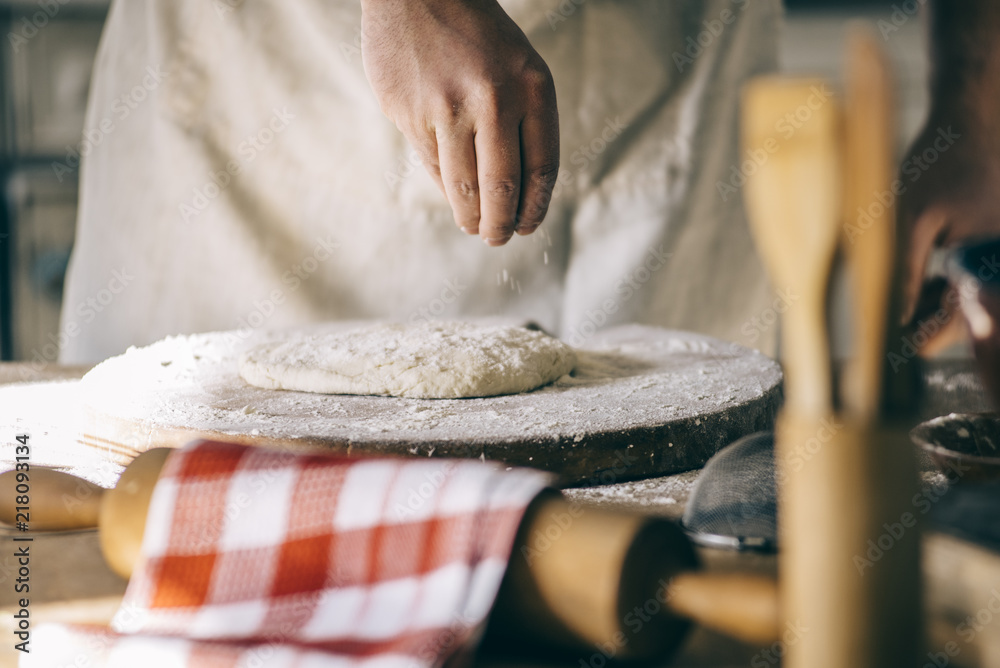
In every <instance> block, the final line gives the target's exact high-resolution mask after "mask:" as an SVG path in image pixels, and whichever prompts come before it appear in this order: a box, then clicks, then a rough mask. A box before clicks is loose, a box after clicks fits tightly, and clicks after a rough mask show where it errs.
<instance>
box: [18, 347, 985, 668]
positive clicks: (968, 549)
mask: <svg viewBox="0 0 1000 668" xmlns="http://www.w3.org/2000/svg"><path fill="white" fill-rule="evenodd" d="M945 367H946V368H948V369H951V370H952V372H954V373H959V372H964V371H967V370H966V369H965V368H964V367H962V366H961V365H958V366H956V365H955V364H954V363H948V364H947V365H945ZM86 371H87V367H58V366H53V365H50V366H48V367H47V368H44V369H40V370H36V369H33V368H31V367H30V365H25V364H19V363H0V384H8V383H19V382H41V381H47V380H66V379H74V378H80V377H81V376H82V375H83V374H84V373H85V372H86ZM945 384H946V385H947V383H945ZM960 385H961V387H962V388H965V389H964V390H963V392H964V393H965V394H963V395H962V396H961V397H956V400H957V401H960V402H961V403H962V404H964V406H963V408H965V409H966V410H968V407H969V403H968V401H969V399H968V393H969V390H968V387H967V386H968V383H965V384H960ZM960 389H961V388H960ZM976 396H977V399H978V400H980V401H982V402H985V398H984V397H982V398H979V397H978V395H976ZM938 401H939V403H940V402H941V398H940V397H938ZM943 401H944V403H943V404H941V405H940V406H939V407H938V409H944V410H947V409H949V408H950V407H949V406H948V403H949V399H948V397H945V398H944V400H943ZM937 414H941V413H937ZM10 436H11V437H12V436H13V435H10ZM7 437H8V436H7V435H0V438H3V439H6V438H7ZM696 477H697V473H696V472H687V473H681V474H678V475H673V476H665V477H662V478H654V479H650V480H643V481H635V482H626V483H618V484H613V485H604V486H598V487H592V488H587V489H577V490H568V492H567V493H568V494H570V495H571V496H573V497H575V498H578V499H580V500H583V501H586V502H589V503H596V504H599V505H603V506H607V507H615V508H623V509H630V510H636V511H638V512H642V513H646V514H650V515H657V516H663V517H668V518H672V519H677V518H679V517H680V515H681V513H683V509H684V504H685V503H686V501H687V497H688V494H689V493H690V490H691V486H692V484H693V482H694V480H695V479H696ZM12 533H13V532H12V531H11V530H2V529H0V539H3V540H4V541H5V542H6V544H7V546H8V547H10V546H11V545H12V542H11V540H10V539H11V537H12V536H11V534H12ZM12 552H13V551H12V550H11V549H4V551H3V556H0V632H2V633H3V634H4V635H5V636H6V637H7V638H11V637H12V636H11V635H10V632H11V631H12V630H13V622H12V617H11V613H12V610H13V607H12V606H13V604H14V601H15V600H16V597H15V594H14V591H13V579H14V577H15V575H14V573H15V571H16V567H15V563H14V562H15V559H14V558H13V556H12ZM924 552H925V571H926V572H927V578H928V583H929V584H928V587H927V589H928V595H927V599H928V602H929V603H928V608H929V609H930V610H931V612H932V613H933V614H931V615H930V619H929V621H928V629H929V632H930V635H931V639H930V643H929V644H930V646H931V647H932V648H938V647H944V644H945V642H947V641H949V640H951V641H953V642H958V643H959V645H960V647H961V648H962V650H963V651H962V652H961V653H960V654H959V655H958V656H957V657H955V658H953V659H952V663H951V665H956V666H979V665H982V666H991V665H1000V630H997V629H991V630H990V632H984V633H979V634H977V636H976V637H975V638H973V639H972V640H969V639H968V636H967V635H963V634H961V633H960V631H961V627H960V624H961V622H962V620H963V619H964V617H965V616H966V615H967V614H970V613H971V614H975V612H976V611H979V610H983V609H986V610H988V609H989V608H988V606H989V602H990V597H991V596H992V595H993V594H992V593H991V592H993V591H1000V556H998V555H996V554H994V553H992V552H987V551H986V550H982V549H981V548H978V547H975V546H972V545H970V544H968V543H965V542H963V541H959V540H957V539H953V538H949V537H945V536H941V535H937V534H935V535H933V536H930V537H929V538H928V539H927V540H925V551H924ZM701 554H702V556H703V558H704V561H705V564H706V568H708V569H710V570H734V569H735V570H741V571H753V572H766V573H774V572H776V560H775V559H774V557H772V556H767V555H754V554H747V553H734V552H723V551H718V550H702V551H701ZM31 577H32V597H31V601H32V603H31V606H32V607H31V614H32V618H33V624H35V625H37V624H40V623H42V622H44V621H64V622H83V623H106V622H107V621H108V620H109V619H110V617H111V615H112V614H113V613H114V611H115V610H116V609H117V606H118V603H119V602H120V600H121V596H122V594H123V593H124V591H125V586H126V582H125V581H124V580H122V579H121V578H119V577H118V576H116V575H114V574H113V573H111V572H110V571H109V570H108V568H107V566H106V565H105V564H104V561H103V558H102V557H101V555H100V548H99V545H98V541H97V532H96V531H76V532H60V533H52V534H47V535H41V534H36V535H35V541H34V542H33V543H32V575H31ZM962 613H965V614H962ZM12 645H13V643H12V642H6V643H4V644H3V645H0V667H3V666H15V665H17V663H16V662H17V658H18V654H19V653H18V652H16V651H14V649H13V647H12ZM769 656H771V655H769V654H768V655H766V656H765V654H764V653H762V648H755V647H750V646H747V645H743V644H742V643H739V642H737V641H734V640H730V639H728V638H726V637H724V636H721V635H718V634H715V633H712V632H709V631H706V630H704V629H696V630H695V631H694V632H693V633H692V634H691V635H690V637H689V638H688V641H687V642H686V644H685V646H684V647H683V648H682V650H681V652H680V654H679V655H678V656H676V657H674V660H673V661H672V662H671V663H670V664H669V665H672V666H687V667H690V668H701V667H706V668H707V667H709V666H716V667H721V666H747V665H777V664H772V663H768V661H767V657H769ZM755 661H756V662H757V663H756V664H754V662H755ZM479 664H480V665H485V666H490V667H491V668H501V667H504V668H505V664H504V662H503V661H502V660H498V659H495V658H491V657H482V658H481V659H480V661H479ZM521 665H523V664H521ZM543 665H544V666H552V665H558V664H541V663H540V664H539V666H540V667H541V666H543ZM565 665H566V666H567V668H568V667H569V666H579V665H580V664H579V662H577V661H570V662H567V663H566V664H565Z"/></svg>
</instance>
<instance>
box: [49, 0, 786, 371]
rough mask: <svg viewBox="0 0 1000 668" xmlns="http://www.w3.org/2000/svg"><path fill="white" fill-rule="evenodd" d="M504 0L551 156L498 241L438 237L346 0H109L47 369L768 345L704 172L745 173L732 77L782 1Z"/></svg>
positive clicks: (736, 210)
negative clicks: (389, 335) (352, 335)
mask: <svg viewBox="0 0 1000 668" xmlns="http://www.w3.org/2000/svg"><path fill="white" fill-rule="evenodd" d="M503 4H504V6H505V8H506V9H507V10H508V12H509V13H510V15H511V16H512V18H513V19H514V20H515V21H516V22H517V23H518V24H519V25H520V26H521V28H522V29H523V30H524V31H525V33H526V34H527V35H528V37H529V39H530V40H531V43H532V44H533V45H534V47H535V48H536V49H537V50H538V52H539V53H540V54H541V56H542V57H543V58H544V59H545V61H546V62H547V63H548V65H549V67H550V69H551V71H552V74H553V77H554V79H555V82H556V91H557V97H558V104H559V115H560V133H561V146H562V149H561V150H562V156H561V160H562V168H561V173H560V177H559V182H558V183H559V185H558V186H557V189H556V192H555V194H554V198H553V202H552V205H551V208H550V210H549V214H548V216H547V218H546V221H545V223H544V224H543V225H542V227H541V228H540V229H539V231H538V232H536V233H535V234H533V235H531V236H529V237H524V238H521V237H515V238H514V239H513V240H512V241H511V242H510V243H509V244H508V245H507V246H506V247H503V248H501V249H495V248H488V247H486V246H485V245H484V244H483V243H482V242H481V241H480V240H479V239H478V238H477V237H470V236H467V235H465V234H464V233H462V232H461V231H459V230H458V229H457V227H456V226H455V224H454V222H453V220H452V215H451V211H450V209H449V208H448V206H447V203H446V201H445V199H444V197H443V196H442V195H441V194H440V192H439V191H438V190H437V188H436V187H435V185H434V184H433V182H432V181H431V179H430V178H429V177H428V176H427V175H426V174H425V173H424V171H423V168H422V167H420V166H419V165H418V164H417V160H416V158H415V154H414V153H413V152H412V150H411V149H410V147H409V146H408V145H407V143H406V141H405V139H404V138H403V137H402V135H401V134H400V133H399V132H398V130H397V129H396V127H395V126H394V125H393V124H392V123H391V122H389V121H388V120H386V119H385V118H384V117H383V116H382V115H381V113H380V111H379V108H378V106H377V104H376V102H375V98H374V95H373V93H372V92H371V89H370V87H369V85H368V82H367V80H366V79H365V76H364V72H363V69H362V64H361V53H360V40H361V12H360V7H359V3H358V0H127V1H126V0H122V1H117V0H116V1H115V2H114V3H113V5H112V8H111V12H110V15H109V18H108V22H107V25H106V28H105V33H104V36H103V39H102V42H101V46H100V50H99V53H98V59H97V63H96V67H95V72H94V79H93V83H92V87H91V95H90V101H89V105H88V121H87V124H86V127H87V130H88V134H87V135H86V136H85V138H84V143H83V145H82V148H83V149H85V150H84V151H83V152H84V153H85V154H86V155H85V158H84V160H83V165H82V167H81V170H82V171H81V201H80V213H79V222H78V234H77V243H76V247H75V248H74V251H73V257H72V261H71V265H70V270H69V275H68V279H67V288H66V298H65V302H64V309H63V325H62V329H63V333H64V334H65V335H66V336H64V339H65V340H66V345H65V346H64V348H63V350H62V355H61V358H62V361H63V362H66V363H87V362H96V361H99V360H102V359H104V358H106V357H108V356H111V355H114V354H118V353H120V352H122V351H124V350H125V348H127V347H128V346H130V345H143V344H148V343H150V342H152V341H155V340H157V339H159V338H162V337H164V336H166V335H169V334H176V333H190V332H201V331H209V330H225V329H241V328H243V329H247V328H250V329H255V328H260V327H266V328H273V327H286V326H292V325H296V324H303V323H312V322H318V321H323V320H331V319H349V318H352V319H353V318H391V319H399V320H407V319H416V318H440V317H459V316H480V315H504V316H515V317H519V318H531V319H534V320H536V321H537V322H538V323H540V324H541V325H542V326H544V327H545V328H546V329H548V330H550V331H554V332H558V333H559V334H560V335H561V336H562V337H563V338H564V339H566V340H567V341H569V342H570V343H573V344H576V345H579V344H581V343H584V342H585V341H586V339H587V338H588V337H589V336H590V335H591V334H592V333H593V332H594V331H596V329H597V328H599V327H603V326H607V325H610V324H616V323H624V322H642V323H651V324H657V325H662V326H666V327H672V328H679V329H688V330H696V331H700V332H704V333H708V334H712V335H715V336H719V337H722V338H726V339H729V340H733V341H736V342H740V343H744V344H747V345H751V346H753V347H757V348H761V349H764V350H770V349H771V348H772V339H773V334H774V333H773V332H764V333H763V335H762V332H761V331H759V329H758V328H757V327H756V326H755V325H751V323H752V319H753V318H754V316H756V315H758V314H760V313H761V312H762V311H763V310H765V309H766V308H767V305H768V304H769V303H770V302H771V297H770V292H769V289H768V287H767V284H766V280H765V277H764V274H763V271H762V269H761V267H760V264H759V262H758V260H757V258H756V256H755V254H754V252H753V248H752V241H751V239H750V236H749V233H748V230H747V225H746V222H745V220H744V215H743V210H742V202H741V197H740V193H739V192H737V193H736V194H735V195H734V194H733V193H732V188H729V189H726V188H724V187H721V186H720V184H729V183H730V180H731V177H732V173H733V172H732V170H733V169H736V170H738V169H739V164H740V162H741V159H740V156H739V148H738V141H737V134H736V128H737V113H738V109H737V103H738V99H739V92H740V87H741V84H742V83H743V82H744V81H745V80H746V79H747V78H748V77H749V76H752V75H755V74H759V73H763V72H767V71H770V70H772V69H773V68H774V67H775V65H776V49H777V44H776V41H777V38H776V29H777V26H778V22H779V19H780V11H781V9H780V2H779V1H778V0H754V2H752V3H751V2H749V0H706V1H705V2H696V1H694V0H691V1H681V0H671V1H669V2H668V1H665V0H586V1H585V2H584V1H583V0H511V1H509V2H504V3H503ZM737 191H738V189H737ZM111 287H113V288H114V290H112V289H111ZM71 331H72V332H74V333H73V334H72V335H69V334H70V332H71Z"/></svg>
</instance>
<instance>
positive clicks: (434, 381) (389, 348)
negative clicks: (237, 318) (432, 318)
mask: <svg viewBox="0 0 1000 668" xmlns="http://www.w3.org/2000/svg"><path fill="white" fill-rule="evenodd" d="M575 365H576V354H575V353H574V351H573V349H572V348H570V347H569V346H567V345H566V344H564V343H562V342H561V341H559V340H558V339H554V338H552V337H551V336H548V335H547V334H545V333H543V332H538V331H532V330H529V329H525V328H523V327H513V326H498V325H483V324H477V323H469V322H419V323H409V324H402V323H381V324H372V325H368V326H364V327H359V328H355V329H351V330H348V331H336V332H326V333H309V332H292V333H290V334H289V335H288V337H287V338H284V339H279V340H277V341H271V342H267V343H262V344H260V345H258V346H256V347H254V348H251V349H250V350H248V351H246V352H245V353H244V354H243V355H242V356H241V357H240V376H242V377H243V379H244V380H246V381H247V382H248V383H250V384H251V385H254V386H256V387H260V388H264V389H269V390H297V391H300V392H314V393H319V394H358V395H386V396H393V397H408V398H412V399H460V398H468V397H492V396H498V395H504V394H517V393H520V392H528V391H531V390H534V389H537V388H539V387H541V386H543V385H548V384H549V383H551V382H553V381H555V380H558V379H559V378H561V377H562V376H564V375H566V374H567V373H569V372H570V371H572V370H573V368H574V366H575Z"/></svg>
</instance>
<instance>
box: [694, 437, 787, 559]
mask: <svg viewBox="0 0 1000 668" xmlns="http://www.w3.org/2000/svg"><path fill="white" fill-rule="evenodd" d="M682 523H683V525H684V529H685V531H687V533H688V535H689V536H690V537H691V539H692V540H693V541H694V542H696V543H698V544H700V545H706V546H711V547H727V548H732V549H740V550H744V549H751V550H761V551H773V550H775V549H777V542H778V498H777V491H776V486H775V480H774V434H773V433H772V432H761V433H758V434H752V435H750V436H745V437H743V438H741V439H740V440H738V441H736V442H735V443H733V444H731V445H728V446H726V447H725V448H723V449H722V450H720V451H719V452H717V453H716V454H715V456H713V457H712V458H711V459H710V460H708V463H707V464H705V468H704V469H703V470H702V472H701V475H700V476H699V477H698V480H697V481H696V482H695V484H694V488H693V489H692V490H691V496H690V498H689V499H688V504H687V508H686V509H685V510H684V517H683V519H682Z"/></svg>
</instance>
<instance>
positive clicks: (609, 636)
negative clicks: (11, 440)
mask: <svg viewBox="0 0 1000 668" xmlns="http://www.w3.org/2000/svg"><path fill="white" fill-rule="evenodd" d="M170 452H171V451H170V450H169V449H164V448H161V449H156V450H150V451H148V452H146V453H143V454H142V455H140V456H139V457H137V458H136V459H135V460H134V461H133V462H132V463H131V464H130V465H129V466H128V467H127V468H126V469H125V472H124V473H123V474H122V476H121V479H120V480H119V482H118V485H117V486H116V487H115V488H113V489H110V490H104V489H102V488H100V487H96V486H90V487H88V493H86V494H84V495H82V496H83V499H82V500H81V501H80V502H79V503H74V504H72V505H71V506H69V507H68V506H67V505H66V504H64V503H62V501H61V499H63V498H64V495H66V494H68V495H70V496H71V497H74V498H79V496H80V495H76V492H77V490H78V489H79V485H80V484H81V483H82V481H80V480H79V479H78V478H75V477H74V476H71V475H68V474H65V473H59V472H55V471H42V470H36V471H34V472H33V473H32V490H33V497H32V498H33V507H32V523H31V524H32V526H33V527H34V528H38V529H41V528H45V529H73V528H83V527H86V526H94V525H95V523H96V525H97V526H98V527H99V532H100V542H101V549H102V551H103V553H104V556H105V559H106V560H107V562H108V564H109V566H111V568H112V569H113V570H114V571H116V572H117V573H119V574H121V575H122V576H123V577H126V578H127V577H129V576H130V575H131V573H132V568H133V565H134V564H135V563H136V560H137V557H138V555H139V548H140V546H141V542H142V534H143V531H144V529H145V522H146V513H147V510H148V507H149V502H150V499H151V497H152V492H153V487H154V486H155V484H156V480H157V478H158V477H159V474H160V471H161V470H162V468H163V465H164V464H165V462H166V460H167V456H168V455H169V453H170ZM14 484H15V477H14V472H7V473H4V474H2V475H0V499H9V498H13V497H12V496H11V494H12V490H13V486H14ZM83 484H85V485H89V483H83ZM13 519H14V517H13V507H12V506H7V505H0V521H4V522H11V521H13ZM95 520H96V521H95ZM555 527H559V535H558V537H557V538H555V539H548V538H546V536H551V535H552V533H551V530H552V529H553V528H555ZM543 541H545V543H544V544H542V543H543ZM697 567H698V560H697V557H696V556H695V552H694V548H693V547H692V545H691V543H690V541H688V539H687V537H686V536H685V535H684V533H683V532H682V531H681V530H680V528H679V527H677V526H676V525H674V524H673V523H671V522H668V521H665V520H658V519H654V518H649V517H643V516H640V515H636V514H629V513H621V512H614V511H608V510H603V509H600V508H596V507H587V506H577V505H575V504H572V503H570V502H569V501H568V500H566V499H565V498H564V497H563V496H562V495H561V494H559V493H558V492H554V491H550V492H546V493H545V494H543V495H542V496H540V497H539V498H538V499H537V500H536V501H535V502H534V503H532V504H531V506H530V507H529V508H528V511H527V512H526V514H525V517H524V519H523V521H522V524H521V527H520V529H519V532H518V537H517V540H516V545H515V548H514V552H513V555H512V557H511V561H510V566H509V568H508V572H507V575H506V577H505V579H504V584H503V585H502V587H501V590H500V593H499V595H498V599H497V603H496V606H495V612H494V614H493V615H492V617H491V622H490V627H491V633H493V632H494V630H495V633H496V634H498V635H499V636H505V635H506V636H513V637H516V638H518V639H520V640H524V639H525V638H527V637H531V638H533V639H534V640H535V641H537V642H538V643H540V644H543V645H545V646H547V647H549V648H551V647H560V648H562V649H564V650H569V651H588V652H594V651H600V650H601V649H602V648H604V647H606V646H607V645H608V644H609V643H611V644H612V645H614V646H616V647H617V648H618V649H617V651H616V655H617V656H618V658H630V659H651V658H658V657H663V656H665V655H667V654H669V652H670V651H672V650H673V649H675V648H676V647H677V646H678V645H679V644H680V642H681V641H682V639H683V637H684V635H685V632H686V631H687V629H688V627H689V626H690V622H691V621H695V622H698V623H701V624H703V625H705V626H707V627H709V628H712V629H715V630H717V631H720V632H723V633H726V634H729V635H732V636H734V637H736V638H740V639H742V640H744V641H746V642H749V643H751V644H759V645H763V644H768V643H771V642H774V640H775V639H776V638H777V635H778V609H777V591H776V587H775V584H774V581H773V579H771V578H766V577H757V576H751V575H736V574H732V575H727V574H709V573H700V572H698V571H697ZM635 609H638V610H640V613H639V616H638V617H637V619H641V620H642V624H641V625H640V626H639V628H636V627H635V625H634V624H631V623H630V622H629V619H630V618H629V614H630V612H631V611H633V610H635Z"/></svg>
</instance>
